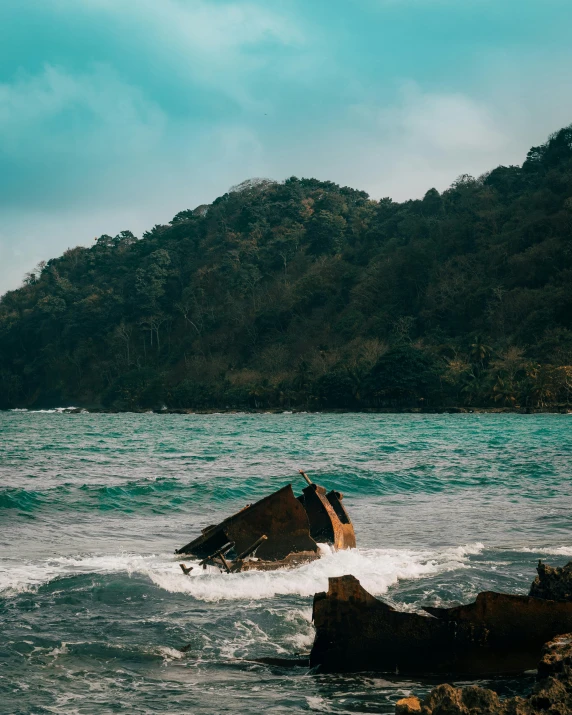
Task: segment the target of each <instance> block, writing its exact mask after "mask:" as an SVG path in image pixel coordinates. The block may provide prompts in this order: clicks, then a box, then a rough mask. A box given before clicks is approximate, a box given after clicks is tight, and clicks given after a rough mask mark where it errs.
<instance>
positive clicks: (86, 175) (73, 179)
mask: <svg viewBox="0 0 572 715" xmlns="http://www.w3.org/2000/svg"><path fill="white" fill-rule="evenodd" d="M165 124H166V118H165V115H164V113H163V112H162V111H161V109H160V108H159V107H158V106H157V105H155V104H154V103H153V102H151V101H149V99H148V98H146V97H145V96H144V95H143V93H142V92H141V91H140V90H139V89H138V88H136V87H132V86H130V85H128V84H126V83H125V82H123V81H122V80H121V79H120V78H119V77H118V76H117V74H116V73H115V72H114V70H112V69H111V68H110V67H107V66H105V65H101V64H98V65H94V66H93V67H92V69H91V70H90V71H88V72H84V73H80V74H72V73H70V72H69V71H66V70H65V69H63V68H61V67H54V66H51V65H46V66H45V67H44V68H43V70H42V71H41V72H40V73H39V74H37V75H35V76H31V75H28V74H25V73H19V75H18V77H17V79H16V80H15V81H14V82H13V83H11V84H7V83H4V84H2V85H0V155H1V157H2V158H1V160H0V205H1V204H4V205H9V206H11V207H13V206H14V205H15V204H19V203H21V202H26V203H29V202H31V201H32V202H37V203H42V201H44V200H45V201H47V202H49V203H53V202H54V201H58V199H59V202H60V203H61V202H62V201H63V202H67V201H69V200H70V198H72V197H74V196H75V195H76V194H77V191H78V190H82V191H85V192H89V191H92V190H93V188H94V180H95V181H96V182H99V181H100V179H101V171H102V170H105V169H106V166H109V164H110V162H113V165H114V171H116V172H117V173H118V174H119V175H122V174H125V169H126V168H127V167H125V166H122V162H123V161H124V160H125V159H129V158H130V157H134V156H142V155H144V154H145V153H146V152H148V151H150V150H151V151H152V150H153V148H154V147H156V146H157V145H158V143H159V142H160V140H161V138H162V136H163V134H164V130H165ZM123 178H126V177H125V176H123ZM70 192H71V193H70Z"/></svg>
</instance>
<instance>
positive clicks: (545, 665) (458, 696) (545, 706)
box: [395, 633, 572, 715]
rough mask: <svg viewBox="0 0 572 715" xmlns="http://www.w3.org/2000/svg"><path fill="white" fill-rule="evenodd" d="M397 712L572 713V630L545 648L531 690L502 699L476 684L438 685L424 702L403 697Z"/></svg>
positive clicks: (415, 714) (453, 714) (422, 714)
mask: <svg viewBox="0 0 572 715" xmlns="http://www.w3.org/2000/svg"><path fill="white" fill-rule="evenodd" d="M395 712H396V715H572V633H569V634H566V635H562V636H557V637H556V638H554V639H553V640H552V641H550V642H549V643H547V644H546V645H545V646H544V648H543V649H542V655H541V658H540V662H539V664H538V675H537V677H536V684H535V686H534V688H533V691H532V693H531V694H530V695H529V696H528V697H526V698H521V697H513V698H507V699H505V700H501V699H500V698H499V696H498V694H497V693H495V691H494V690H488V689H486V688H479V687H478V686H476V685H472V686H467V687H464V688H455V687H453V686H452V685H449V684H443V685H438V686H437V687H436V688H433V690H432V691H431V692H430V693H429V695H427V697H426V698H425V700H424V701H423V703H422V702H421V701H420V700H419V698H416V697H414V696H410V697H408V698H402V699H401V700H399V701H398V702H397V704H396V706H395Z"/></svg>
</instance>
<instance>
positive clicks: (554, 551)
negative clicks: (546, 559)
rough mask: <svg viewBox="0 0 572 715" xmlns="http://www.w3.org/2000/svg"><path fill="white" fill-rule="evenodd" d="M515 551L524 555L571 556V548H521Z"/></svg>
mask: <svg viewBox="0 0 572 715" xmlns="http://www.w3.org/2000/svg"><path fill="white" fill-rule="evenodd" d="M515 550H516V551H520V552H522V553H525V554H540V555H541V556H543V555H546V556H572V546H536V547H530V546H523V547H521V548H520V549H515Z"/></svg>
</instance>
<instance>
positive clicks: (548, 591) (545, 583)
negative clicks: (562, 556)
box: [529, 561, 572, 601]
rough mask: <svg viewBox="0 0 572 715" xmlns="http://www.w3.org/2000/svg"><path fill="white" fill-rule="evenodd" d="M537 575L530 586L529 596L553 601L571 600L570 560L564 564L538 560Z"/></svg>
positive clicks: (571, 577) (571, 564) (571, 571)
mask: <svg viewBox="0 0 572 715" xmlns="http://www.w3.org/2000/svg"><path fill="white" fill-rule="evenodd" d="M536 571H537V573H538V576H537V577H536V578H535V579H534V581H533V582H532V586H531V587H530V593H529V595H530V596H534V598H549V599H552V600H553V601H572V561H570V562H569V563H567V564H566V566H549V565H548V564H543V563H542V561H539V562H538V566H537V567H536Z"/></svg>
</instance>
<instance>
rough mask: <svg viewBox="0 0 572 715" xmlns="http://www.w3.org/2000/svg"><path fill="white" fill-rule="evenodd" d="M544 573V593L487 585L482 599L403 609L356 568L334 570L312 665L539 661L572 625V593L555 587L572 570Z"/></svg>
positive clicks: (462, 669)
mask: <svg viewBox="0 0 572 715" xmlns="http://www.w3.org/2000/svg"><path fill="white" fill-rule="evenodd" d="M564 568H565V569H566V568H568V567H564ZM560 572H562V573H560ZM538 573H539V577H538V578H537V579H536V581H535V584H533V588H532V589H531V591H532V592H533V593H534V592H538V591H539V590H540V588H541V587H542V588H543V589H544V590H543V591H542V593H543V594H545V595H544V597H542V598H538V597H535V596H534V595H529V596H517V595H509V594H504V593H495V592H493V591H486V592H483V593H480V594H479V595H478V596H477V598H476V600H475V601H474V603H469V604H467V605H461V606H456V607H453V608H434V607H429V606H427V607H425V608H424V609H423V613H412V612H404V611H398V610H396V609H395V608H393V607H392V606H390V605H389V604H387V603H384V602H383V601H381V600H379V599H377V598H375V597H374V596H372V595H371V594H369V593H368V592H367V591H366V590H365V589H364V588H363V587H362V586H361V584H360V582H359V581H358V580H357V579H356V578H355V577H354V576H341V577H339V578H330V579H329V588H328V592H327V593H326V592H322V593H317V594H316V595H315V596H314V607H313V620H314V625H315V628H316V637H315V640H314V645H313V647H312V652H311V654H310V665H311V666H312V667H318V668H319V670H321V671H324V672H344V671H345V672H350V671H354V672H355V671H381V672H386V673H400V674H411V675H437V674H455V675H468V674H470V675H472V676H474V675H487V676H488V675H502V674H512V673H521V672H523V671H525V670H529V669H532V668H535V667H536V663H537V662H538V659H539V657H540V653H541V651H542V647H543V645H544V644H545V643H546V642H547V641H550V640H551V639H553V638H555V637H556V636H557V635H559V634H561V633H566V632H570V631H572V601H570V600H561V597H560V596H556V599H555V600H553V599H554V596H553V595H552V593H553V592H554V591H558V593H566V589H565V587H564V585H563V579H564V576H566V574H564V571H563V569H550V567H545V566H543V565H542V564H539V566H538ZM555 574H556V575H555ZM562 574H564V575H562ZM570 575H572V569H571V570H570ZM546 595H548V596H551V597H550V598H547V597H546Z"/></svg>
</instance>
